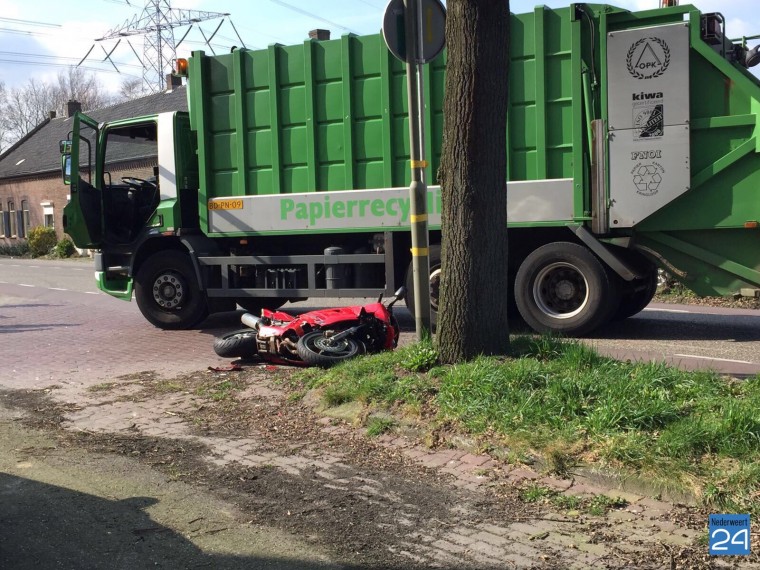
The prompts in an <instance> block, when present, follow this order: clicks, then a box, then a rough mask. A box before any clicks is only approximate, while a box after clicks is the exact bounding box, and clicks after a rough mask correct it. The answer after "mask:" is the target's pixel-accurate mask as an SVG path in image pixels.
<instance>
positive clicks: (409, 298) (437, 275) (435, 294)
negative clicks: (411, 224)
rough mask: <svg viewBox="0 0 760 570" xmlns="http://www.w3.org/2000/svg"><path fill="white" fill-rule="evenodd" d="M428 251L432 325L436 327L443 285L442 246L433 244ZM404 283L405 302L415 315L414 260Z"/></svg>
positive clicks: (410, 264)
mask: <svg viewBox="0 0 760 570" xmlns="http://www.w3.org/2000/svg"><path fill="white" fill-rule="evenodd" d="M428 251H429V253H428V260H429V264H430V280H429V283H430V326H431V327H435V325H436V323H437V322H438V300H439V291H440V286H441V246H440V245H431V246H430V248H429V250H428ZM404 285H405V286H406V291H407V293H406V298H405V299H404V302H405V303H406V308H407V309H409V312H410V313H412V317H414V270H413V265H412V262H410V263H409V268H408V269H407V271H406V278H405V279H404Z"/></svg>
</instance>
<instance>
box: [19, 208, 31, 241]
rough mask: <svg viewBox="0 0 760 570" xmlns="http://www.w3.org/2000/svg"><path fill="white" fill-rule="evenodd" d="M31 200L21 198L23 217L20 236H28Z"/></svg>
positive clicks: (20, 221)
mask: <svg viewBox="0 0 760 570" xmlns="http://www.w3.org/2000/svg"><path fill="white" fill-rule="evenodd" d="M29 221H30V219H29V200H21V218H19V228H18V237H26V232H28V231H29V225H30V224H29Z"/></svg>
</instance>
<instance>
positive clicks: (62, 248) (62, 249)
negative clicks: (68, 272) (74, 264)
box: [55, 238, 76, 258]
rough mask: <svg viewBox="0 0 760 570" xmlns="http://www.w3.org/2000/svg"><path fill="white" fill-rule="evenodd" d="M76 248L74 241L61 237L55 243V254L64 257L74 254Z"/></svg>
mask: <svg viewBox="0 0 760 570" xmlns="http://www.w3.org/2000/svg"><path fill="white" fill-rule="evenodd" d="M75 251H76V248H75V247H74V242H73V241H71V240H70V239H69V238H63V239H62V240H60V241H59V242H58V243H57V244H55V254H56V256H58V257H61V258H65V257H71V256H72V255H74V252H75Z"/></svg>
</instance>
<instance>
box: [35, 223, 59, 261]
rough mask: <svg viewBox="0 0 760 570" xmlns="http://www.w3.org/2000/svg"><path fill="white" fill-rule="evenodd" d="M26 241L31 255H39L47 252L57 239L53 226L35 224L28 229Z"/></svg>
mask: <svg viewBox="0 0 760 570" xmlns="http://www.w3.org/2000/svg"><path fill="white" fill-rule="evenodd" d="M27 241H28V242H29V251H30V252H31V254H32V257H40V256H42V255H47V254H49V253H50V252H51V251H52V249H53V248H54V247H55V245H56V242H57V241H58V240H57V238H56V235H55V230H54V229H53V228H46V227H44V226H37V227H36V228H32V229H31V230H29V236H28V238H27Z"/></svg>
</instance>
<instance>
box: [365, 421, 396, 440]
mask: <svg viewBox="0 0 760 570" xmlns="http://www.w3.org/2000/svg"><path fill="white" fill-rule="evenodd" d="M395 425H396V421H395V420H394V419H393V418H385V417H372V418H370V419H369V421H368V422H367V435H368V436H370V437H377V436H379V435H383V434H384V433H387V432H389V431H390V430H392V429H393V427H394V426H395Z"/></svg>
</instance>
